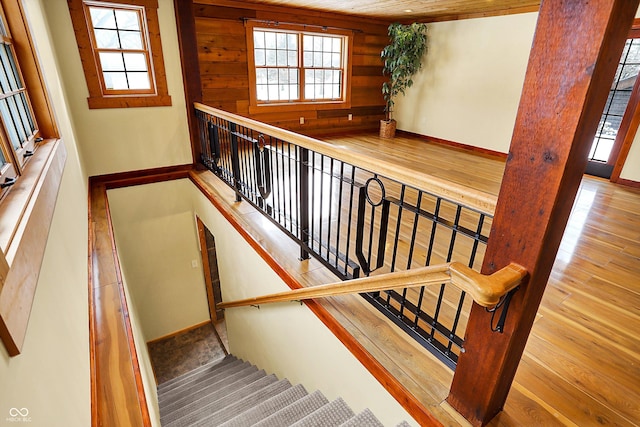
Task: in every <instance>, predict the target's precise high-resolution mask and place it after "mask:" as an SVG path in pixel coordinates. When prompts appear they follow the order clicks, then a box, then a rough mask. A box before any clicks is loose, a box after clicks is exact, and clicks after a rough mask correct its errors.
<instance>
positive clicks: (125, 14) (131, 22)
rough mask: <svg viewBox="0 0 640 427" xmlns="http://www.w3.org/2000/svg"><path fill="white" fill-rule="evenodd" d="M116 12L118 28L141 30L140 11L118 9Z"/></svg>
mask: <svg viewBox="0 0 640 427" xmlns="http://www.w3.org/2000/svg"><path fill="white" fill-rule="evenodd" d="M115 12H116V23H117V24H118V29H120V30H134V31H140V23H139V21H138V12H136V11H133V10H116V11H115Z"/></svg>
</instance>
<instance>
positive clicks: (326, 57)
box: [322, 53, 332, 68]
mask: <svg viewBox="0 0 640 427" xmlns="http://www.w3.org/2000/svg"><path fill="white" fill-rule="evenodd" d="M331 55H332V54H331V53H323V54H322V66H323V67H326V68H330V67H331V58H332V56H331Z"/></svg>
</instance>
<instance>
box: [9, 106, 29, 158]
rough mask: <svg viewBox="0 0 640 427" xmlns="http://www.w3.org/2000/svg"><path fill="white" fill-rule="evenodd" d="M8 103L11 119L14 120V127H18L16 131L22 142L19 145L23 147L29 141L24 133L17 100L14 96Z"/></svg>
mask: <svg viewBox="0 0 640 427" xmlns="http://www.w3.org/2000/svg"><path fill="white" fill-rule="evenodd" d="M7 103H8V104H9V111H10V112H11V119H12V120H13V125H14V126H15V127H16V131H17V132H18V137H19V138H20V141H19V142H18V144H19V145H20V146H22V143H24V142H25V141H26V140H27V136H28V135H27V134H26V132H25V131H24V127H22V122H21V119H20V113H19V112H18V105H17V104H16V100H15V98H14V97H13V96H12V97H10V98H8V99H7Z"/></svg>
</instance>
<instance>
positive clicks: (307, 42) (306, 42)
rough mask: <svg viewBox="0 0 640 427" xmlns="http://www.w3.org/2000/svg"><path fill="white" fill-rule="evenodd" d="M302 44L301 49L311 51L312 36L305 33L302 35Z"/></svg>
mask: <svg viewBox="0 0 640 427" xmlns="http://www.w3.org/2000/svg"><path fill="white" fill-rule="evenodd" d="M302 46H304V49H303V50H305V51H312V50H313V36H309V35H307V34H305V35H304V36H302Z"/></svg>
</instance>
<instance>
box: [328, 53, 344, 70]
mask: <svg viewBox="0 0 640 427" xmlns="http://www.w3.org/2000/svg"><path fill="white" fill-rule="evenodd" d="M341 62H342V61H340V54H339V53H332V54H331V67H334V68H340V67H341V65H342V64H341Z"/></svg>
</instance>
